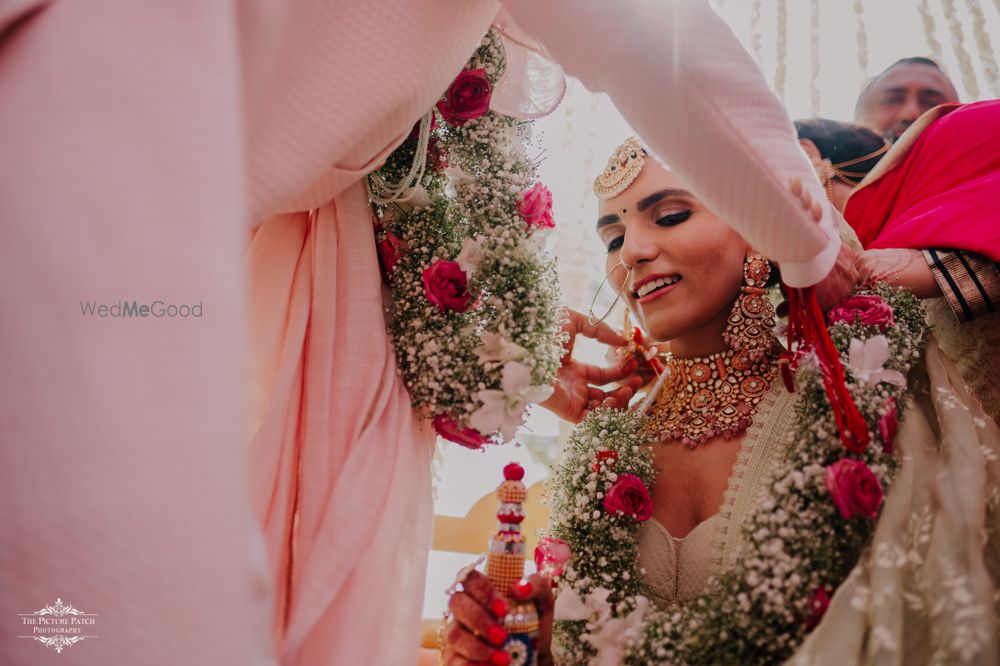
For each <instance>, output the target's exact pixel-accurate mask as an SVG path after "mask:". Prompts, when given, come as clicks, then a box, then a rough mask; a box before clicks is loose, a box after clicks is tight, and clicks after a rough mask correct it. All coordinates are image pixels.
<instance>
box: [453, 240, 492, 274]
mask: <svg viewBox="0 0 1000 666" xmlns="http://www.w3.org/2000/svg"><path fill="white" fill-rule="evenodd" d="M484 240H486V238H485V236H483V235H482V234H477V235H476V237H475V239H472V238H466V239H465V240H464V241H462V251H461V252H459V253H458V257H457V258H456V259H455V261H456V262H458V267H459V268H461V269H462V270H463V271H465V274H466V275H468V276H469V277H472V274H473V273H475V272H476V269H477V268H479V263H480V262H481V261H482V260H483V256H484V252H483V241H484Z"/></svg>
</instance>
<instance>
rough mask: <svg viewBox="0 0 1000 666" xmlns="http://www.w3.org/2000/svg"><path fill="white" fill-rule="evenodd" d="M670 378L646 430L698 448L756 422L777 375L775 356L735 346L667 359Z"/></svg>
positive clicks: (653, 406) (736, 432)
mask: <svg viewBox="0 0 1000 666" xmlns="http://www.w3.org/2000/svg"><path fill="white" fill-rule="evenodd" d="M666 367H667V371H668V372H669V373H670V374H669V376H668V377H667V378H666V379H665V380H664V381H663V386H662V388H661V389H660V392H659V394H658V395H657V396H656V399H655V402H654V403H653V405H652V406H651V408H650V410H649V412H648V414H647V417H646V426H645V429H644V432H645V434H646V435H647V436H649V437H650V438H651V439H653V438H655V439H656V440H657V441H661V442H662V441H665V440H677V441H680V442H681V443H682V444H684V445H685V446H687V447H688V448H692V449H693V448H695V447H696V446H698V445H699V444H702V443H704V442H706V441H708V440H710V439H712V438H713V437H718V436H722V437H724V438H725V439H732V438H733V437H736V436H738V435H739V434H741V433H742V432H744V431H745V430H746V429H747V428H749V427H750V424H751V423H752V422H753V417H754V415H755V414H756V413H757V408H758V407H759V405H760V401H761V400H762V399H763V398H764V394H765V393H766V392H767V390H768V388H769V387H770V386H771V383H772V382H773V381H774V380H775V378H776V377H777V376H778V365H777V363H776V362H775V358H774V355H772V354H764V355H762V356H760V357H759V358H758V359H757V360H754V359H753V357H752V356H751V354H750V353H748V352H747V351H736V350H733V349H729V350H726V351H724V352H717V353H715V354H711V355H710V356H705V357H699V358H672V357H670V356H668V357H667V359H666Z"/></svg>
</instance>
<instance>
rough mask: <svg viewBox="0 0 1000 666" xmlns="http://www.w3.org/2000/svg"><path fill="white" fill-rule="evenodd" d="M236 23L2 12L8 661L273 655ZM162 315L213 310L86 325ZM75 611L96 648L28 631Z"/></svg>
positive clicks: (114, 5)
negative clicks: (248, 415)
mask: <svg viewBox="0 0 1000 666" xmlns="http://www.w3.org/2000/svg"><path fill="white" fill-rule="evenodd" d="M32 10H36V13H33V14H32V13H31V11H32ZM22 12H28V14H23V13H22ZM19 18H20V19H21V21H20V22H18V21H17V20H18V19H19ZM236 22H237V16H236V13H235V9H234V6H233V4H231V3H228V2H203V3H186V4H185V6H184V8H183V9H181V8H175V7H174V6H173V5H169V6H168V5H166V4H161V5H160V7H159V9H156V10H154V9H151V8H150V6H149V4H148V3H140V2H125V3H122V2H112V1H104V0H94V1H93V2H72V1H71V2H52V3H31V2H23V1H22V2H14V3H3V5H2V6H0V99H2V102H0V146H2V149H0V150H2V155H3V157H2V159H3V177H2V178H0V236H2V239H0V284H2V285H3V289H2V290H0V309H2V311H3V325H2V326H0V369H2V373H0V377H2V382H3V387H4V388H3V394H2V396H0V516H2V521H3V522H2V525H3V527H2V535H0V618H2V632H0V663H2V664H4V665H5V666H38V665H39V664H52V663H73V664H88V665H90V664H92V665H95V666H96V665H101V666H103V665H106V664H150V665H158V666H159V665H163V666H166V665H168V664H192V665H193V664H234V665H235V664H240V665H242V664H259V663H266V662H267V658H268V646H267V642H268V633H267V630H266V627H267V620H268V618H267V616H266V614H265V613H264V612H263V611H264V610H265V609H266V607H267V604H268V603H269V598H268V591H267V584H266V579H265V578H264V575H263V574H264V572H263V561H264V553H263V544H262V543H261V540H260V538H259V536H255V532H256V531H255V530H254V524H253V518H252V514H251V512H250V507H249V504H248V502H247V499H246V497H247V493H248V488H247V485H248V484H247V480H246V455H245V450H246V430H245V406H244V395H243V388H244V384H243V382H242V372H241V369H242V365H243V356H244V354H243V350H244V344H243V340H244V335H243V331H242V325H241V324H242V318H243V314H244V305H243V300H244V298H245V293H246V290H245V286H244V282H243V271H242V270H241V261H242V254H241V248H242V246H243V245H244V242H245V233H246V232H245V229H246V227H245V219H246V207H245V196H244V193H245V188H246V182H245V178H244V169H243V166H242V164H243V140H242V136H241V131H240V123H239V122H236V120H237V119H238V118H239V117H240V109H241V104H242V102H241V95H240V85H239V83H240V70H239V68H238V66H237V59H236V58H235V57H234V54H235V53H236V48H237V42H236V34H235V30H234V25H235V24H236ZM156 300H163V301H164V302H165V303H172V304H187V305H191V304H198V303H201V304H202V316H201V317H198V318H192V317H188V318H182V317H169V316H162V317H157V316H153V315H150V316H147V317H138V316H136V317H128V318H125V317H111V316H107V317H100V316H97V315H93V316H85V315H84V313H83V312H82V311H81V302H88V301H89V302H97V303H102V304H106V305H109V311H110V306H111V305H114V304H117V303H118V302H119V301H126V302H132V301H135V302H137V303H138V304H145V305H150V304H152V303H154V302H155V301H156ZM251 557H252V558H253V559H252V560H251ZM57 598H59V599H61V600H62V601H63V602H64V603H66V604H70V605H72V606H74V607H75V608H77V609H80V610H82V611H84V612H87V613H96V614H98V617H97V619H96V624H95V625H94V631H93V632H92V633H93V634H96V635H97V636H98V637H97V638H86V639H84V640H83V641H81V642H79V643H76V644H74V645H72V646H69V647H66V648H64V650H63V652H62V653H61V654H56V652H55V650H54V649H53V648H51V647H46V646H44V645H42V644H41V643H39V642H37V641H35V640H31V639H19V638H17V636H18V635H20V634H25V633H26V634H28V635H31V633H32V631H31V628H30V627H28V628H27V631H24V630H25V627H24V626H21V624H20V618H19V617H18V615H19V614H22V613H32V612H33V611H37V610H39V609H40V608H42V607H43V606H47V605H52V604H55V602H56V599H57Z"/></svg>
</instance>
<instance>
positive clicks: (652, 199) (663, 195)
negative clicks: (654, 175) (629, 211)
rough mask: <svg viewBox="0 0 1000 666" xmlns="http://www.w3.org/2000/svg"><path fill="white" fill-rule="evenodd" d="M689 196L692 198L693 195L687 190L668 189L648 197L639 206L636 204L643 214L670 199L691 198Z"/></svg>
mask: <svg viewBox="0 0 1000 666" xmlns="http://www.w3.org/2000/svg"><path fill="white" fill-rule="evenodd" d="M689 196H691V193H690V192H688V191H687V190H682V189H678V188H668V189H665V190H660V191H659V192H653V193H652V194H650V195H649V196H648V197H646V198H644V199H642V200H641V201H640V202H639V203H638V204H636V208H638V209H639V212H640V213H641V212H642V211H644V210H646V209H647V208H649V207H650V206H655V205H656V204H658V203H660V202H661V201H663V200H664V199H667V198H669V197H689Z"/></svg>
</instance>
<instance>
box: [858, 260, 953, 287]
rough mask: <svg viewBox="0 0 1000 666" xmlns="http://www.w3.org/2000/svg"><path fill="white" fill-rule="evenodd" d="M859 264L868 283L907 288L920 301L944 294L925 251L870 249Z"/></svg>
mask: <svg viewBox="0 0 1000 666" xmlns="http://www.w3.org/2000/svg"><path fill="white" fill-rule="evenodd" d="M858 265H859V266H860V268H861V273H862V276H863V277H864V279H866V280H870V281H872V282H887V283H889V284H891V285H892V286H894V287H907V288H908V289H911V290H913V293H915V294H916V295H917V298H934V297H935V296H940V295H941V287H940V286H938V283H937V281H936V280H935V279H934V274H933V273H932V272H931V269H930V266H928V265H927V261H925V260H924V253H923V252H922V251H921V250H910V249H905V248H902V249H896V248H894V249H888V250H866V251H865V252H863V253H862V254H861V257H860V259H859V260H858Z"/></svg>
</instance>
